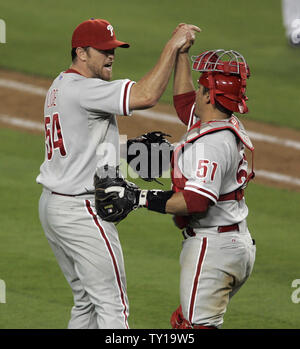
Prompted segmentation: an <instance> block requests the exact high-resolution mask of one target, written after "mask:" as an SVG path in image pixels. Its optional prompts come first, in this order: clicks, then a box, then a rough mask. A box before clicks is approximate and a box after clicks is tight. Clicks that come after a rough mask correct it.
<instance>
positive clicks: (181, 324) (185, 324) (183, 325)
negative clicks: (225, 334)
mask: <svg viewBox="0 0 300 349" xmlns="http://www.w3.org/2000/svg"><path fill="white" fill-rule="evenodd" d="M170 323H171V326H172V328H175V329H180V330H187V329H193V330H215V329H216V327H214V326H203V325H193V324H191V323H190V322H189V321H188V320H186V319H185V318H184V317H183V314H182V307H181V305H180V306H179V307H178V308H177V309H176V310H175V311H174V313H173V314H172V316H171V319H170Z"/></svg>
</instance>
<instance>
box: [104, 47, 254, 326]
mask: <svg viewBox="0 0 300 349" xmlns="http://www.w3.org/2000/svg"><path fill="white" fill-rule="evenodd" d="M188 48H189V46H186V47H183V48H182V49H181V51H180V52H179V53H178V55H177V60H176V65H175V72H174V82H173V84H174V85H173V93H174V106H175V109H176V111H177V114H178V117H179V118H180V119H181V121H182V122H183V123H184V124H186V125H187V126H188V128H187V132H186V134H185V135H184V136H183V137H182V139H181V140H180V141H179V143H178V144H177V145H176V146H174V150H173V153H172V161H171V165H172V171H171V176H172V190H169V191H162V190H141V189H140V188H138V187H136V188H134V189H132V190H131V189H130V188H126V187H125V188H124V187H123V188H120V189H118V188H114V189H106V191H107V192H109V193H110V194H111V192H112V191H115V192H116V193H117V192H120V193H122V195H119V196H118V195H116V201H119V200H124V199H126V205H127V207H128V206H130V207H132V209H136V208H139V207H145V208H147V209H148V210H151V211H155V212H157V213H163V214H166V213H167V214H171V215H173V219H174V222H175V225H176V226H177V227H178V228H179V229H180V230H181V232H182V235H183V238H184V241H183V243H182V250H181V255H180V266H181V270H180V305H179V307H178V308H177V310H176V311H174V313H173V314H172V316H171V325H172V327H173V328H178V329H216V328H220V327H221V326H222V324H223V318H224V314H225V312H226V309H227V306H228V304H229V301H230V299H231V297H232V296H233V295H235V294H236V293H237V291H238V290H239V289H240V288H241V286H242V285H244V284H245V282H246V280H247V279H248V278H249V276H250V274H251V272H252V269H253V266H254V262H255V254H256V246H255V242H254V240H253V239H252V235H251V234H250V231H249V229H248V224H247V216H248V206H247V204H246V200H245V188H246V186H247V183H248V182H249V180H250V179H252V178H253V177H254V171H253V158H252V168H251V169H250V171H248V162H247V158H246V154H245V149H246V148H248V149H249V151H251V152H252V154H253V151H254V148H253V145H252V143H251V140H250V138H249V136H248V135H247V132H246V130H245V128H244V126H243V124H242V123H241V122H240V120H239V119H238V118H237V117H236V116H235V115H234V113H235V112H237V113H247V112H248V108H247V105H246V101H247V97H246V95H245V91H246V81H247V78H248V77H249V76H250V71H249V68H248V65H247V63H246V61H245V59H244V57H243V56H242V55H241V54H239V53H238V52H236V51H232V50H230V51H225V50H213V51H206V52H204V53H202V54H200V55H198V56H193V57H192V70H194V71H196V72H200V73H201V76H200V78H199V79H198V88H197V90H195V88H194V84H193V78H192V70H191V67H190V59H189V56H188ZM117 189H118V191H117ZM154 219H155V217H154ZM161 233H162V234H163V232H161ZM157 238H159V237H157ZM245 321H247V319H245ZM245 324H247V322H245Z"/></svg>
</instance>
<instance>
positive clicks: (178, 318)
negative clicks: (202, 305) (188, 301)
mask: <svg viewBox="0 0 300 349" xmlns="http://www.w3.org/2000/svg"><path fill="white" fill-rule="evenodd" d="M183 320H185V319H184V317H183V314H182V308H181V305H180V306H179V307H178V308H177V309H176V310H175V311H174V313H173V314H172V316H171V319H170V323H171V326H172V328H177V329H178V328H180V325H181V324H182V321H183Z"/></svg>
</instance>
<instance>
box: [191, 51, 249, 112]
mask: <svg viewBox="0 0 300 349" xmlns="http://www.w3.org/2000/svg"><path fill="white" fill-rule="evenodd" d="M192 61H193V65H192V69H193V70H195V71H200V72H202V75H201V77H200V79H199V80H198V82H199V83H200V84H201V85H203V86H205V87H207V88H209V90H210V102H211V103H212V104H215V100H216V101H218V102H219V103H220V104H221V105H222V106H223V107H225V108H226V109H228V110H230V111H233V112H239V113H241V114H244V113H247V112H248V107H247V105H246V101H247V100H248V98H247V96H246V95H245V91H246V79H247V78H248V77H249V76H250V70H249V67H248V65H247V63H246V61H245V59H244V57H243V56H242V55H241V54H240V53H238V52H236V51H232V50H230V51H225V50H223V49H219V50H214V51H206V52H203V53H201V54H200V55H199V56H192Z"/></svg>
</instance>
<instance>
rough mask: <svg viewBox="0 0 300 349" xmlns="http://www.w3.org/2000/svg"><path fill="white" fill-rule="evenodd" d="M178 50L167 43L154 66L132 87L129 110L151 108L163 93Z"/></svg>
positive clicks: (170, 43)
mask: <svg viewBox="0 0 300 349" xmlns="http://www.w3.org/2000/svg"><path fill="white" fill-rule="evenodd" d="M177 50H178V48H177V47H176V46H175V45H172V42H171V41H169V42H168V43H167V44H166V46H165V47H164V49H163V51H162V53H161V55H160V58H159V60H158V62H157V63H156V65H155V66H154V67H153V69H151V70H150V71H149V72H148V73H147V74H146V75H145V76H144V77H143V78H142V79H141V80H139V81H138V82H137V83H136V84H134V85H133V87H132V89H131V93H130V109H131V110H134V109H146V108H151V107H153V106H154V105H155V104H156V103H157V102H158V100H159V99H160V97H161V96H162V94H163V93H164V91H165V89H166V87H167V85H168V82H169V80H170V77H171V74H172V71H173V68H174V64H175V59H176V55H177Z"/></svg>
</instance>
